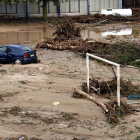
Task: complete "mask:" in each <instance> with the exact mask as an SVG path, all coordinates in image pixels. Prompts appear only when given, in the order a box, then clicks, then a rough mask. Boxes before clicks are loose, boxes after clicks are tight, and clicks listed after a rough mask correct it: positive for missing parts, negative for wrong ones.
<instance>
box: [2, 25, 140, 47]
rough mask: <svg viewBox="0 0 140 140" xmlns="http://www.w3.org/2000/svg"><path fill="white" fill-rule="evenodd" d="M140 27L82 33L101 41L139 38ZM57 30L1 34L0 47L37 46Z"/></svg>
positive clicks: (88, 30)
mask: <svg viewBox="0 0 140 140" xmlns="http://www.w3.org/2000/svg"><path fill="white" fill-rule="evenodd" d="M139 30H140V27H135V28H124V29H123V28H122V29H109V30H104V29H102V30H92V29H86V30H84V31H82V37H83V38H93V39H100V38H104V37H107V36H109V35H115V36H117V35H120V36H130V35H132V36H133V37H139V36H140V33H139ZM54 32H55V30H52V29H47V31H46V32H44V31H43V29H42V28H37V29H35V28H34V30H24V31H18V32H7V33H0V45H5V44H16V43H21V44H22V43H24V44H28V43H29V44H35V43H38V42H40V41H41V40H43V39H44V37H46V38H51V37H52V34H53V33H54Z"/></svg>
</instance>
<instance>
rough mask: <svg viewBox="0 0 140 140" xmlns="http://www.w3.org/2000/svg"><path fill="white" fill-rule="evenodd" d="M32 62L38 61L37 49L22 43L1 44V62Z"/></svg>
mask: <svg viewBox="0 0 140 140" xmlns="http://www.w3.org/2000/svg"><path fill="white" fill-rule="evenodd" d="M31 62H37V56H36V51H35V50H32V49H31V48H29V47H27V46H24V45H20V44H12V45H4V46H0V63H15V64H26V63H31Z"/></svg>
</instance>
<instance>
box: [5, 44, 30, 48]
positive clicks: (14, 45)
mask: <svg viewBox="0 0 140 140" xmlns="http://www.w3.org/2000/svg"><path fill="white" fill-rule="evenodd" d="M4 46H8V47H17V48H20V47H23V46H25V45H20V44H8V45H4ZM26 47H27V46H26Z"/></svg>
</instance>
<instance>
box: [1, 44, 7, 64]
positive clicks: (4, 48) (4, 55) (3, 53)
mask: <svg viewBox="0 0 140 140" xmlns="http://www.w3.org/2000/svg"><path fill="white" fill-rule="evenodd" d="M6 62H7V46H1V47H0V63H6Z"/></svg>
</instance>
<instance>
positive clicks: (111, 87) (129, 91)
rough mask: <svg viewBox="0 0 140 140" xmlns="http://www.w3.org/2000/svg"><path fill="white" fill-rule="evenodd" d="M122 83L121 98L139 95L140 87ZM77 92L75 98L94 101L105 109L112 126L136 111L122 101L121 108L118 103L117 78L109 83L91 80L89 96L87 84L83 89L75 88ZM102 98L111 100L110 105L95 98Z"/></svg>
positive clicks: (127, 82) (126, 82) (125, 82)
mask: <svg viewBox="0 0 140 140" xmlns="http://www.w3.org/2000/svg"><path fill="white" fill-rule="evenodd" d="M120 83H121V90H120V92H121V96H128V95H134V94H139V95H140V89H139V86H134V85H132V83H131V81H129V80H128V81H125V80H122V79H121V81H120ZM74 89H75V91H74V92H73V97H74V98H88V99H90V100H92V101H94V102H95V103H96V104H98V105H100V106H102V107H103V109H104V111H105V113H106V116H107V117H108V121H109V123H111V124H117V123H119V118H122V117H124V116H126V115H128V114H133V113H134V111H133V109H132V107H130V106H129V105H128V104H126V103H125V102H124V101H121V104H120V106H118V103H117V101H116V91H117V81H116V78H113V79H112V80H109V81H99V80H96V79H95V78H94V77H92V79H90V89H89V93H88V94H87V93H86V92H87V83H83V84H82V86H81V88H80V89H79V88H76V87H74ZM96 96H101V97H105V98H109V99H110V101H109V102H108V103H101V102H99V101H98V100H97V99H96V98H95V97H96Z"/></svg>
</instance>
